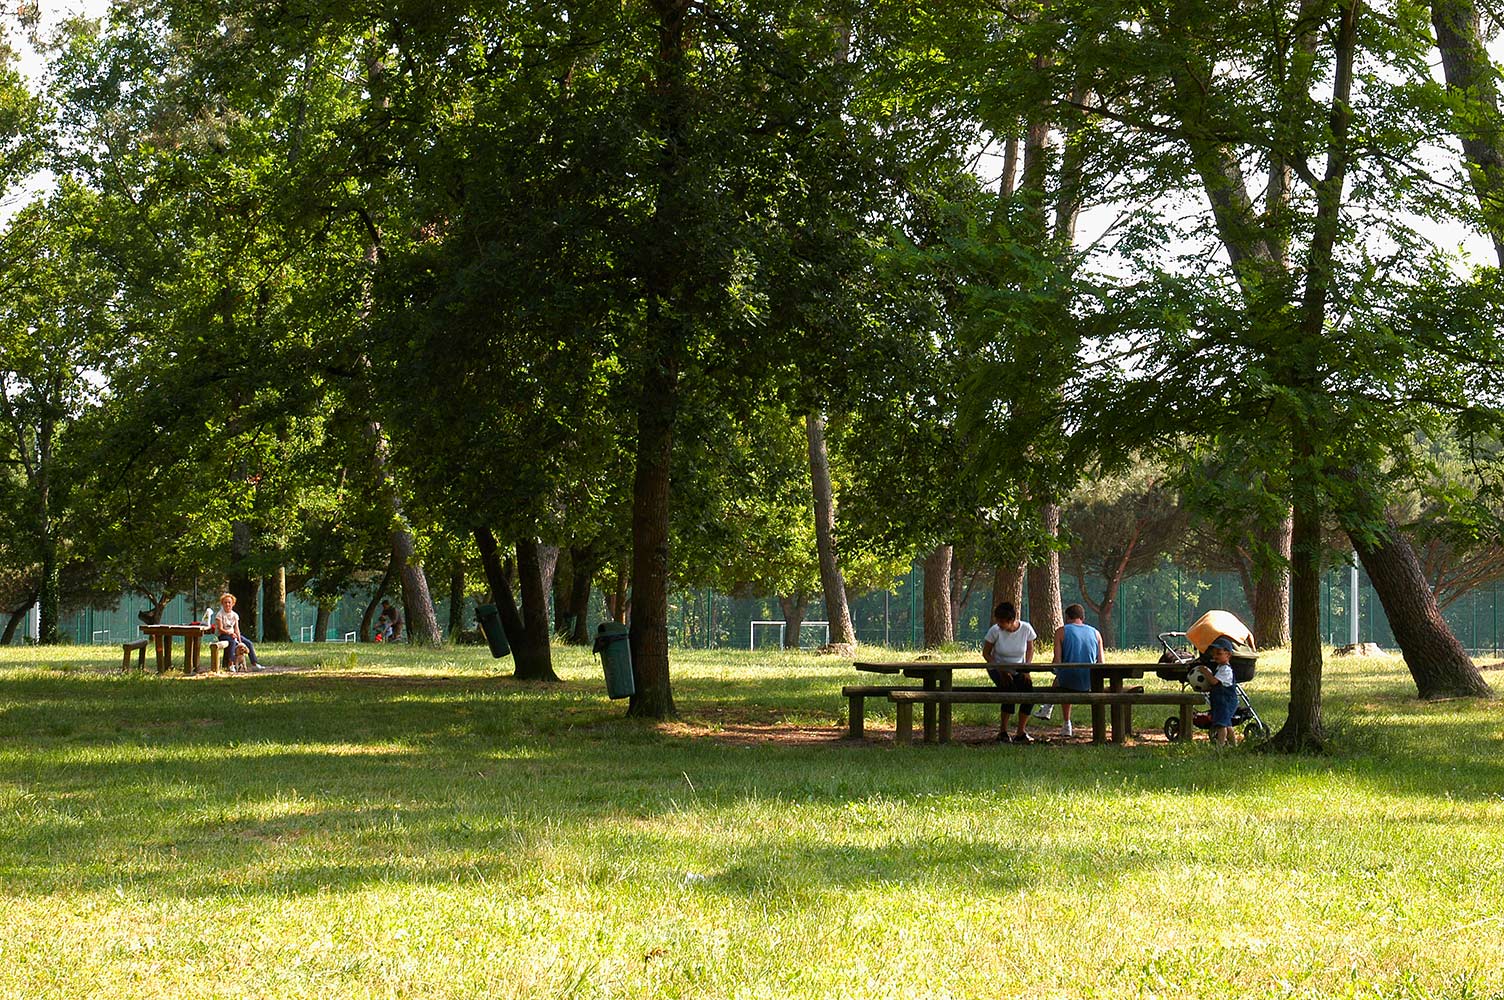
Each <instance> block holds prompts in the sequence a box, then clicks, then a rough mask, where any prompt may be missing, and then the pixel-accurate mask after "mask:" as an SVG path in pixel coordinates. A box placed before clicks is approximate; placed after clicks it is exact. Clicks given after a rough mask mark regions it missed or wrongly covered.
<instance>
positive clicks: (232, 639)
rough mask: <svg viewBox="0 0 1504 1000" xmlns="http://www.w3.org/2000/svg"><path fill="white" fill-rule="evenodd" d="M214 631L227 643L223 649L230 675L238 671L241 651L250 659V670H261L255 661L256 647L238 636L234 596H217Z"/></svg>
mask: <svg viewBox="0 0 1504 1000" xmlns="http://www.w3.org/2000/svg"><path fill="white" fill-rule="evenodd" d="M214 631H215V634H216V635H218V636H219V637H220V638H221V639H223V640H224V641H226V642H228V643H229V645H228V646H226V647H225V666H226V667H228V668H229V669H230V671H231V672H232V673H233V672H234V671H235V670H237V669H239V666H240V663H241V651H242V650H244V651H245V653H246V654H247V655H248V656H249V657H250V661H251V669H252V670H260V669H261V661H259V660H258V659H256V647H255V646H252V645H251V643H250V640H249V639H247V638H246V637H245V636H243V635H241V634H240V616H239V615H238V614H236V613H235V595H234V594H220V595H219V614H218V615H216V616H215V617H214Z"/></svg>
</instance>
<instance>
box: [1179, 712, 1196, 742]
mask: <svg viewBox="0 0 1504 1000" xmlns="http://www.w3.org/2000/svg"><path fill="white" fill-rule="evenodd" d="M1194 721H1195V720H1194V719H1193V718H1192V717H1191V706H1190V705H1184V704H1183V705H1181V706H1180V739H1181V740H1182V741H1183V742H1185V743H1189V742H1191V734H1192V733H1194V732H1195V731H1196V730H1195V729H1194V728H1192V726H1191V723H1192V722H1194Z"/></svg>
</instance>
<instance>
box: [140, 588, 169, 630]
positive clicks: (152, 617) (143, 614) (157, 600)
mask: <svg viewBox="0 0 1504 1000" xmlns="http://www.w3.org/2000/svg"><path fill="white" fill-rule="evenodd" d="M141 596H142V597H145V598H146V599H147V601H149V602H150V604H149V605H148V607H147V608H146V610H145V611H137V612H136V617H137V618H139V619H141V624H142V625H160V624H161V623H162V613H163V612H164V611H166V610H167V605H168V604H170V603H172V599H173V598H174V597H176V596H177V593H176V592H174V591H171V590H164V591H163V592H162V593H160V594H152V593H145V592H143V593H142V594H141Z"/></svg>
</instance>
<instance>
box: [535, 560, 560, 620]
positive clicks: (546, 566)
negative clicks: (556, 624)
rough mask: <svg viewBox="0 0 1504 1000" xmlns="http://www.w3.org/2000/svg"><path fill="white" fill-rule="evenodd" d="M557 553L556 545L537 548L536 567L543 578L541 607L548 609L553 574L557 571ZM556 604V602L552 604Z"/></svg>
mask: <svg viewBox="0 0 1504 1000" xmlns="http://www.w3.org/2000/svg"><path fill="white" fill-rule="evenodd" d="M559 553H560V549H559V546H557V545H542V544H540V545H539V546H538V566H539V568H540V569H541V570H542V576H543V607H544V609H545V610H547V609H548V606H549V603H550V602H551V601H553V596H554V574H555V573H557V572H558V570H559ZM554 603H555V604H557V602H554Z"/></svg>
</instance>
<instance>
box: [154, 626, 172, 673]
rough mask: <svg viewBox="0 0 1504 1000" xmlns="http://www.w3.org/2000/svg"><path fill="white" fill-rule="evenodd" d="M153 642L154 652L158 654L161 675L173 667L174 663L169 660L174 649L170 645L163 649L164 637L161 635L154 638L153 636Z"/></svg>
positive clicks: (158, 667)
mask: <svg viewBox="0 0 1504 1000" xmlns="http://www.w3.org/2000/svg"><path fill="white" fill-rule="evenodd" d="M151 641H152V651H153V652H155V653H156V654H157V673H159V674H160V673H162V672H163V671H165V670H166V669H167V668H168V667H169V666H170V665H171V663H172V661H171V660H170V659H168V657H169V656H170V655H171V653H172V647H171V645H169V646H168V647H167V648H166V649H165V650H164V649H163V648H162V637H161V636H160V635H154V636H152V637H151Z"/></svg>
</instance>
